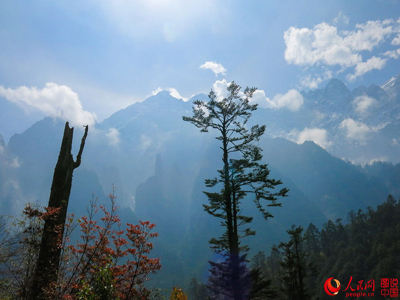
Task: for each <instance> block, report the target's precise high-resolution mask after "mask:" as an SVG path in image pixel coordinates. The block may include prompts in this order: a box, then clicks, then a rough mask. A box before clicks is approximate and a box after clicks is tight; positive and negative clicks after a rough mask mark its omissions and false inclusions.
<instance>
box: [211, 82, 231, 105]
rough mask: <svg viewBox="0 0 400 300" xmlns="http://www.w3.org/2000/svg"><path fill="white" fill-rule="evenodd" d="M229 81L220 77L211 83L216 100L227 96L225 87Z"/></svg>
mask: <svg viewBox="0 0 400 300" xmlns="http://www.w3.org/2000/svg"><path fill="white" fill-rule="evenodd" d="M230 84H231V83H230V82H227V81H226V79H222V80H217V81H215V82H214V84H213V87H212V89H213V91H214V93H215V95H216V96H217V99H218V100H222V99H224V98H226V97H228V94H229V93H228V90H227V87H228V86H229V85H230Z"/></svg>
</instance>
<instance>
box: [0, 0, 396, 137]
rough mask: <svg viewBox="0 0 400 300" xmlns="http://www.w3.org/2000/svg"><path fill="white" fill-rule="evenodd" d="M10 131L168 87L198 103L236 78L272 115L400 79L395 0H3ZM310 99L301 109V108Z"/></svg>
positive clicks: (100, 110) (1, 90) (3, 99)
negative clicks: (323, 92)
mask: <svg viewBox="0 0 400 300" xmlns="http://www.w3.org/2000/svg"><path fill="white" fill-rule="evenodd" d="M0 39H1V41H2V42H1V47H0V111H1V118H0V134H2V135H3V136H4V137H5V139H6V140H8V139H9V137H10V136H11V135H12V134H13V133H17V132H22V131H23V130H25V129H26V128H27V127H28V126H30V125H32V124H33V123H34V122H35V121H37V120H40V119H41V118H42V117H43V116H45V115H51V116H54V117H55V116H57V117H61V118H64V119H66V120H70V121H71V122H72V123H73V124H80V123H82V122H85V123H90V124H92V123H94V122H95V121H102V120H103V119H104V118H107V117H108V116H110V115H111V114H112V113H113V112H115V111H117V110H119V109H122V108H125V107H127V106H128V105H130V104H132V103H134V102H137V101H142V100H144V99H145V98H146V97H148V96H150V95H152V94H153V93H155V92H156V91H159V90H162V89H167V90H169V91H171V92H172V94H173V95H175V96H176V97H182V98H186V99H187V98H190V97H191V96H192V95H195V94H198V93H208V92H209V91H210V89H211V88H213V87H214V88H215V89H218V87H219V88H223V87H224V85H226V83H227V82H230V81H232V80H235V81H236V82H237V83H239V84H240V85H242V86H247V85H249V86H256V87H258V88H259V89H260V92H259V93H258V94H257V97H258V98H257V101H258V102H259V103H260V104H261V105H263V106H264V107H272V106H274V107H286V108H289V109H292V110H296V107H298V105H300V104H301V101H300V100H301V99H299V94H298V91H301V90H303V89H304V90H308V89H310V88H312V89H314V88H317V87H323V86H324V85H325V84H326V82H327V81H328V80H329V79H330V78H332V77H337V78H339V79H341V80H343V81H344V82H345V83H346V84H347V85H348V86H349V88H353V87H356V86H359V85H361V84H364V85H369V84H371V83H376V84H382V83H384V82H385V81H386V80H388V79H390V78H391V77H392V76H394V75H397V74H399V73H400V59H399V57H400V50H399V49H400V3H399V2H398V1H395V0H380V1H379V0H330V1H328V0H304V1H303V0H302V1H299V0H285V1H266V0H263V1H261V0H260V1H227V0H226V1H223V0H221V1H218V0H201V1H198V0H192V1H187V0H137V1H134V0H114V1H103V0H97V1H94V0H93V1H91V0H88V1H74V0H72V1H45V0H42V1H41V0H37V1H18V0H16V1H2V0H0ZM299 101H300V102H299Z"/></svg>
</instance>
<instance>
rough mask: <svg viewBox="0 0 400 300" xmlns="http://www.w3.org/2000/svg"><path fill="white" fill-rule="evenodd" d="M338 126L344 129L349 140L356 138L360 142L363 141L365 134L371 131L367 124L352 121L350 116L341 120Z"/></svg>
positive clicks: (365, 137)
mask: <svg viewBox="0 0 400 300" xmlns="http://www.w3.org/2000/svg"><path fill="white" fill-rule="evenodd" d="M339 128H342V129H344V130H346V137H347V138H348V139H351V140H356V141H359V142H361V143H365V141H366V139H367V135H368V134H369V133H370V132H372V129H371V128H370V127H368V125H366V124H364V123H362V122H358V121H354V120H353V119H351V118H347V119H345V120H343V121H342V122H341V123H340V125H339Z"/></svg>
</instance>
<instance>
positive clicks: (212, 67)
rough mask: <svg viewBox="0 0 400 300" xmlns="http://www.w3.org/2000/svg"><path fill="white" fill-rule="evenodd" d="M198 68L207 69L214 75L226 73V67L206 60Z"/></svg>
mask: <svg viewBox="0 0 400 300" xmlns="http://www.w3.org/2000/svg"><path fill="white" fill-rule="evenodd" d="M200 69H209V70H211V71H213V72H214V74H215V76H218V74H222V75H226V69H225V68H224V66H223V65H221V64H218V63H216V62H212V61H207V62H206V63H204V64H202V65H201V66H200Z"/></svg>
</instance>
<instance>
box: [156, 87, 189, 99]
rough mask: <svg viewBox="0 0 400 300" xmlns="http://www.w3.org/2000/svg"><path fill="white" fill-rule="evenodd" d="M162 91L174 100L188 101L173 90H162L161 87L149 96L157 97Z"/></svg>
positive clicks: (169, 88)
mask: <svg viewBox="0 0 400 300" xmlns="http://www.w3.org/2000/svg"><path fill="white" fill-rule="evenodd" d="M162 91H167V92H168V93H169V94H170V95H171V96H172V97H174V98H176V99H181V100H183V101H188V99H187V98H185V97H182V96H181V95H180V94H179V92H178V91H177V90H176V89H175V88H171V87H168V88H166V89H162V88H161V87H158V88H157V89H156V90H154V91H152V92H151V94H152V95H153V96H154V95H157V94H158V93H159V92H162Z"/></svg>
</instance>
